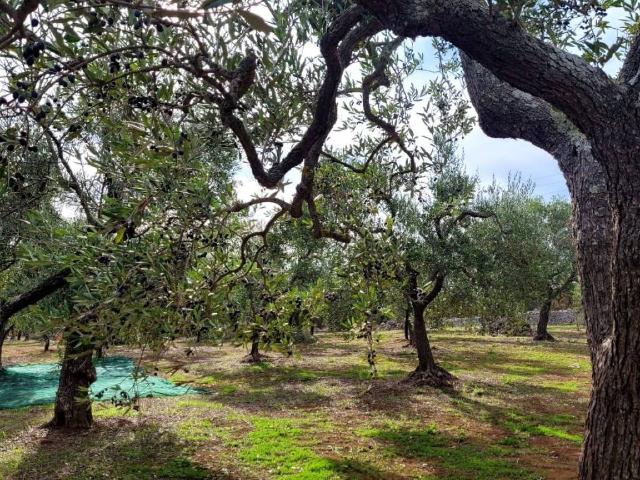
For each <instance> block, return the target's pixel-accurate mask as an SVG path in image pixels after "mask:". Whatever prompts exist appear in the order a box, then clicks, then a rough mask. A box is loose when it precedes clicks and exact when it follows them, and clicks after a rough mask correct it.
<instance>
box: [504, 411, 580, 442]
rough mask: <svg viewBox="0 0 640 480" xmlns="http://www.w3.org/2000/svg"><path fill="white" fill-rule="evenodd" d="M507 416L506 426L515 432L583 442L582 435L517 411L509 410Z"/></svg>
mask: <svg viewBox="0 0 640 480" xmlns="http://www.w3.org/2000/svg"><path fill="white" fill-rule="evenodd" d="M507 416H508V420H506V421H505V422H504V427H506V428H508V429H509V430H511V431H512V432H514V433H521V434H528V435H542V436H545V437H555V438H560V439H562V440H567V441H570V442H573V443H582V437H581V436H580V435H574V434H572V433H568V432H566V431H565V430H563V429H560V428H557V427H552V426H548V425H543V424H540V423H538V422H537V421H536V420H535V419H532V418H527V417H524V416H522V415H518V414H517V413H513V412H509V413H508V414H507ZM552 420H553V419H552ZM552 423H553V421H552Z"/></svg>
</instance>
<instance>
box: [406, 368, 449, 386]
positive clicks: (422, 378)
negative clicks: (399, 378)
mask: <svg viewBox="0 0 640 480" xmlns="http://www.w3.org/2000/svg"><path fill="white" fill-rule="evenodd" d="M457 380H458V379H457V378H456V377H454V376H453V375H451V374H450V373H449V372H447V371H446V370H445V369H444V368H442V367H439V366H437V365H436V366H434V367H431V368H429V369H428V370H420V369H416V370H415V371H414V372H412V373H411V374H410V375H409V377H407V379H406V380H405V382H407V383H411V384H413V385H415V386H417V387H434V388H453V386H454V384H455V383H456V381H457Z"/></svg>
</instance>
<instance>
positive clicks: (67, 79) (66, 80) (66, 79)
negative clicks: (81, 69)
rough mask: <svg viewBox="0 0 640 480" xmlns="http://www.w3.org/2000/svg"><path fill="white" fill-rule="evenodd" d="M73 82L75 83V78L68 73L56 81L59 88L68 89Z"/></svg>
mask: <svg viewBox="0 0 640 480" xmlns="http://www.w3.org/2000/svg"><path fill="white" fill-rule="evenodd" d="M75 82H76V76H75V75H74V74H73V73H70V74H69V75H65V76H63V77H61V78H60V79H59V80H58V83H59V84H60V86H61V87H68V86H69V85H70V84H73V83H75Z"/></svg>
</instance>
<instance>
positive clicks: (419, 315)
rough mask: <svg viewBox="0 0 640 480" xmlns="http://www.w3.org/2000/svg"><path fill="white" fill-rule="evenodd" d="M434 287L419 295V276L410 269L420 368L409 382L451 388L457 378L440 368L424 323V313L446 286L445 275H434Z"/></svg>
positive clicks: (414, 325)
mask: <svg viewBox="0 0 640 480" xmlns="http://www.w3.org/2000/svg"><path fill="white" fill-rule="evenodd" d="M432 278H433V281H434V285H433V287H432V289H431V291H430V292H429V293H428V294H426V295H424V296H422V295H419V293H418V274H417V272H415V271H414V270H412V269H409V292H408V293H409V300H410V301H411V307H412V309H413V340H414V342H415V347H416V352H417V354H418V367H417V368H416V369H415V371H414V372H413V373H412V374H411V375H410V376H409V381H412V382H415V383H416V384H418V385H428V386H431V387H449V386H451V385H452V383H453V381H454V380H455V377H454V376H453V375H451V374H450V373H449V372H447V371H446V370H445V369H444V368H442V367H441V366H439V365H438V364H437V363H436V361H435V359H434V358H433V352H432V351H431V344H430V342H429V336H428V335H427V326H426V324H425V321H424V311H425V310H426V308H427V307H428V306H429V304H430V303H431V302H433V301H434V300H435V299H436V297H437V296H438V294H439V293H440V292H441V291H442V287H443V286H444V275H442V274H439V273H436V274H435V275H433V277H432Z"/></svg>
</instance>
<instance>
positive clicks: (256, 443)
mask: <svg viewBox="0 0 640 480" xmlns="http://www.w3.org/2000/svg"><path fill="white" fill-rule="evenodd" d="M252 424H253V430H252V431H251V432H250V433H249V435H248V436H247V444H246V446H245V447H244V448H243V449H241V450H240V452H239V453H238V456H239V458H240V459H241V460H243V461H244V462H247V463H250V464H254V465H257V466H259V467H260V468H264V469H266V471H268V472H269V474H271V475H273V476H275V477H277V478H279V479H291V480H293V479H296V480H326V479H331V478H335V477H334V475H335V473H336V470H335V468H336V465H335V462H333V461H331V460H330V459H326V458H322V457H321V456H319V455H318V454H316V453H315V452H314V451H313V450H312V449H311V448H310V444H312V442H311V441H310V440H311V439H310V438H309V437H307V438H306V441H305V440H304V439H303V430H302V429H301V428H300V427H299V424H298V423H297V422H295V421H292V420H289V419H273V418H254V419H252Z"/></svg>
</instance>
